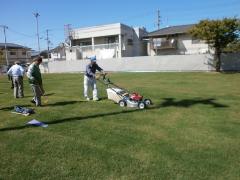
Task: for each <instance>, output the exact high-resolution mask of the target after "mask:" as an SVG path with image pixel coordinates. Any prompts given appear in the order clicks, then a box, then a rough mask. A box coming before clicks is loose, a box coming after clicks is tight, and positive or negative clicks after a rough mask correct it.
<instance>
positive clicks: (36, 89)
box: [27, 57, 45, 106]
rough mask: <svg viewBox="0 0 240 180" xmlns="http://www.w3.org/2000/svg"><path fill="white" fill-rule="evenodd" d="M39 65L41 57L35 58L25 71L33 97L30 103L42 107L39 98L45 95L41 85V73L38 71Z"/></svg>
mask: <svg viewBox="0 0 240 180" xmlns="http://www.w3.org/2000/svg"><path fill="white" fill-rule="evenodd" d="M41 63H42V58H41V57H37V58H35V59H34V60H33V63H32V64H31V65H30V66H29V68H28V71H27V77H28V81H29V84H30V86H31V89H32V92H33V96H34V97H33V99H32V101H31V102H32V103H34V104H35V105H36V106H41V105H42V104H41V96H43V95H44V93H45V91H44V89H43V84H42V76H41V71H40V69H39V65H40V64H41Z"/></svg>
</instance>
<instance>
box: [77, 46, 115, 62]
mask: <svg viewBox="0 0 240 180" xmlns="http://www.w3.org/2000/svg"><path fill="white" fill-rule="evenodd" d="M73 49H75V50H76V53H77V57H78V58H79V59H84V58H86V57H90V56H92V55H96V56H97V57H98V58H100V59H106V58H114V57H115V58H116V57H117V56H118V49H119V44H118V43H110V44H96V45H88V46H75V47H73Z"/></svg>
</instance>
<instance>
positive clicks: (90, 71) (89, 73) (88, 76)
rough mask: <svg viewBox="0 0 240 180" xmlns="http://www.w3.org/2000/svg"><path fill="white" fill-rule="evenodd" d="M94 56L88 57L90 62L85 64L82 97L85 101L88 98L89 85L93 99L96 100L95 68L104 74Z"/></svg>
mask: <svg viewBox="0 0 240 180" xmlns="http://www.w3.org/2000/svg"><path fill="white" fill-rule="evenodd" d="M96 60H97V59H96V56H93V57H91V58H90V63H89V64H88V65H87V66H86V71H85V73H84V97H85V98H86V100H87V101H89V100H90V98H89V96H88V90H89V87H91V89H92V91H93V100H94V101H98V100H99V98H98V93H97V84H96V70H98V71H99V72H101V74H104V71H103V69H102V68H101V67H99V66H98V64H97V63H96Z"/></svg>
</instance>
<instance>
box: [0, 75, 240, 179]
mask: <svg viewBox="0 0 240 180" xmlns="http://www.w3.org/2000/svg"><path fill="white" fill-rule="evenodd" d="M110 77H111V80H112V81H114V82H116V83H117V84H119V85H121V86H123V87H125V88H128V89H130V90H133V91H138V92H140V93H141V94H143V95H144V96H146V97H149V98H151V99H152V100H153V102H154V105H153V106H151V107H150V108H149V109H146V110H137V109H131V108H120V107H119V106H118V105H116V104H114V103H113V102H111V101H109V100H108V99H107V98H106V93H105V89H104V87H103V86H102V85H100V84H99V86H98V87H99V92H100V97H102V100H101V101H99V102H92V101H90V102H87V101H84V99H83V77H82V74H49V75H44V77H43V79H44V85H45V90H46V94H48V96H47V100H48V102H47V103H46V102H45V103H43V105H44V106H43V107H38V108H35V111H36V114H34V115H31V116H29V117H25V116H21V115H17V114H12V113H11V110H12V109H13V106H14V105H22V106H28V107H32V104H31V103H30V102H29V101H30V100H31V96H32V93H31V91H30V87H29V85H28V83H27V81H26V79H25V96H26V97H25V98H24V99H13V95H12V90H11V89H10V84H9V82H8V81H7V78H6V77H5V76H0V119H1V120H0V179H240V74H239V73H236V74H216V73H117V74H111V75H110ZM45 100H46V97H44V98H43V102H44V101H45ZM31 119H37V120H40V121H43V122H46V123H48V124H49V126H48V127H47V128H42V127H29V126H26V125H25V123H26V122H28V121H29V120H31Z"/></svg>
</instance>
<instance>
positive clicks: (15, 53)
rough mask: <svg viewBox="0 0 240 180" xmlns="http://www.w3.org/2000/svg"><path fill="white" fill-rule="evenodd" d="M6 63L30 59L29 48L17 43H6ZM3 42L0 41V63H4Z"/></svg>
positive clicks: (23, 61) (23, 62) (25, 61)
mask: <svg viewBox="0 0 240 180" xmlns="http://www.w3.org/2000/svg"><path fill="white" fill-rule="evenodd" d="M6 47H7V57H8V63H9V64H10V65H12V64H14V62H15V61H20V63H22V64H25V63H27V62H29V61H30V60H31V49H30V48H28V47H24V46H21V45H18V44H13V43H6ZM6 64H7V61H6V54H5V43H0V65H6Z"/></svg>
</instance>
